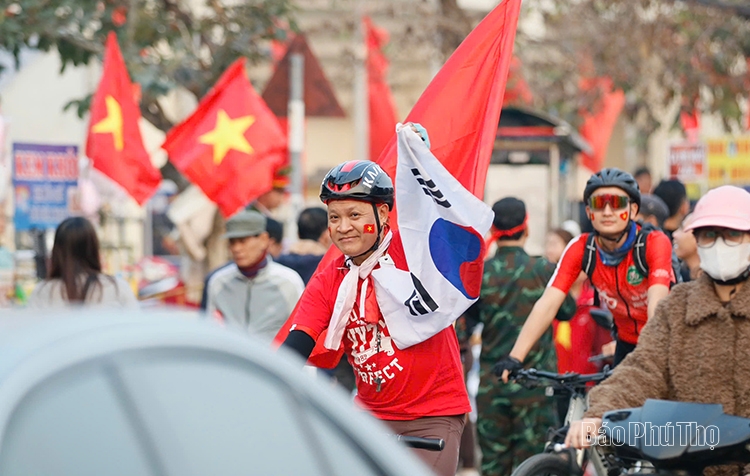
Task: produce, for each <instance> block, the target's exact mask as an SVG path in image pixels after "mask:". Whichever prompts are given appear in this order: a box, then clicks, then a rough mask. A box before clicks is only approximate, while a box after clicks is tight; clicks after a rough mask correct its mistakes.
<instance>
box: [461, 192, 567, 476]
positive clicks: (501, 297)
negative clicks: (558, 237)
mask: <svg viewBox="0 0 750 476" xmlns="http://www.w3.org/2000/svg"><path fill="white" fill-rule="evenodd" d="M492 209H493V211H494V212H495V220H494V222H493V227H494V228H493V233H494V235H493V238H496V239H497V245H498V249H497V253H496V254H495V256H494V257H493V258H491V259H490V260H488V261H487V263H486V264H485V267H484V278H483V282H482V291H481V294H480V298H479V300H478V301H477V303H476V304H475V305H474V306H472V307H471V308H470V309H469V310H468V311H467V315H466V320H467V327H468V329H467V330H469V333H471V329H473V327H475V325H476V324H478V323H479V322H481V323H483V324H484V328H483V330H482V354H481V357H480V360H479V363H480V367H479V369H480V370H479V374H480V381H479V382H480V383H479V392H478V394H477V413H478V416H477V436H478V440H479V447H480V448H481V450H482V475H483V476H493V475H498V476H509V475H510V474H511V472H512V470H513V469H514V468H515V467H516V466H518V464H519V463H521V462H522V461H523V460H524V459H526V458H528V457H529V456H531V455H533V454H536V453H539V452H541V451H542V450H543V449H544V441H545V437H546V433H547V429H548V428H549V427H552V426H555V425H556V421H555V407H554V404H553V401H552V400H551V399H550V398H548V397H545V395H544V388H533V389H526V388H524V387H522V386H521V385H519V384H517V383H509V384H507V385H506V384H503V383H502V382H500V381H499V379H498V378H497V376H495V374H494V373H493V372H492V367H493V366H494V364H495V363H496V362H497V361H498V360H499V359H500V358H501V357H503V356H506V355H508V353H509V352H510V349H511V348H512V347H513V344H514V343H515V342H516V338H517V337H518V334H519V332H520V331H521V327H522V326H523V323H524V321H525V320H526V316H528V314H529V313H530V312H531V308H532V307H533V306H534V303H535V302H536V300H537V299H539V297H541V295H542V293H543V292H544V289H545V287H546V285H547V281H549V279H550V278H551V276H552V273H553V272H554V270H555V266H554V265H553V264H551V263H550V262H549V261H547V260H545V259H544V258H541V257H532V256H529V255H528V254H526V252H525V251H524V250H523V245H524V243H525V242H526V239H527V237H528V228H527V226H526V221H527V216H526V206H525V205H524V203H523V202H522V201H521V200H518V199H516V198H512V197H507V198H504V199H502V200H500V201H498V202H497V203H495V205H494V206H493V207H492ZM574 312H575V301H574V300H573V299H572V298H571V297H570V296H568V297H567V298H566V300H565V302H564V304H563V306H562V307H561V310H560V312H559V313H558V316H557V318H558V319H560V320H568V319H570V318H571V317H572V316H573V314H574ZM526 364H527V366H528V367H533V368H536V369H540V370H548V371H555V369H556V359H555V348H554V345H553V342H552V332H551V330H548V331H547V333H546V334H544V336H543V337H542V338H541V339H540V340H539V342H537V344H536V346H535V347H534V348H533V349H532V351H531V352H530V353H529V356H528V357H527V358H526Z"/></svg>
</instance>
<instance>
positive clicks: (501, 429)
mask: <svg viewBox="0 0 750 476" xmlns="http://www.w3.org/2000/svg"><path fill="white" fill-rule="evenodd" d="M554 408H555V407H554V403H553V401H552V399H550V398H546V397H543V396H542V397H541V398H539V397H533V398H524V399H510V398H507V397H505V396H503V397H500V396H497V395H494V396H493V395H491V394H485V395H478V396H477V439H478V442H479V448H480V449H481V450H482V476H510V474H511V473H512V472H513V470H514V469H515V468H516V467H517V466H518V465H519V464H521V462H523V461H524V460H525V459H527V458H529V457H530V456H532V455H535V454H537V453H541V452H542V450H544V443H545V440H546V436H547V430H548V429H549V428H550V427H555V426H556V425H557V421H556V418H555V410H554Z"/></svg>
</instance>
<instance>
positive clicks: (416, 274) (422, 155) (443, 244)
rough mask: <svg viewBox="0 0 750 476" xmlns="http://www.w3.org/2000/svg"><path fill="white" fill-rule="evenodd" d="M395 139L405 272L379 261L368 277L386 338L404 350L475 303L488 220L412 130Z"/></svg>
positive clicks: (485, 209)
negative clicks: (381, 314) (385, 328)
mask: <svg viewBox="0 0 750 476" xmlns="http://www.w3.org/2000/svg"><path fill="white" fill-rule="evenodd" d="M396 132H397V135H398V165H397V169H396V203H397V205H398V227H399V231H400V234H401V242H402V244H403V247H404V252H405V255H406V261H407V265H408V268H409V271H403V270H399V269H396V267H395V266H394V265H393V263H392V262H391V261H390V260H388V259H383V258H381V259H380V268H378V269H376V270H373V271H372V276H373V278H374V281H375V291H376V296H377V300H378V304H379V306H380V311H381V312H382V313H383V318H384V319H385V322H386V324H387V326H388V330H389V332H390V335H391V338H392V339H393V340H394V342H395V343H396V345H397V346H398V347H399V348H400V349H405V348H407V347H410V346H412V345H414V344H418V343H420V342H423V341H425V340H427V339H429V338H430V337H432V336H433V335H435V334H437V333H438V332H440V331H442V330H443V329H445V328H446V327H448V326H449V325H451V324H452V323H453V321H455V320H456V319H457V318H458V317H459V316H461V314H462V313H463V312H464V311H465V310H466V309H468V308H469V306H471V304H473V303H474V302H475V301H476V300H477V298H478V297H479V291H480V289H481V285H482V271H483V269H484V238H483V237H484V235H485V234H486V233H487V231H488V230H489V229H490V226H491V225H492V220H493V213H492V209H491V208H490V207H489V206H487V204H485V203H484V202H483V201H481V200H480V199H478V198H476V197H475V196H474V195H473V194H472V193H471V192H469V191H468V190H466V189H465V188H464V187H463V185H461V183H460V182H459V181H458V180H456V179H455V178H454V177H453V176H452V175H451V174H450V173H449V172H448V171H447V170H446V169H445V167H443V165H442V164H441V163H440V161H438V160H437V159H436V158H435V156H434V155H432V153H431V152H430V150H429V148H428V147H427V145H426V144H425V143H424V142H423V141H422V139H421V138H420V137H419V136H418V135H417V134H416V133H415V132H414V131H413V130H412V129H411V126H409V125H402V124H399V125H398V126H397V127H396Z"/></svg>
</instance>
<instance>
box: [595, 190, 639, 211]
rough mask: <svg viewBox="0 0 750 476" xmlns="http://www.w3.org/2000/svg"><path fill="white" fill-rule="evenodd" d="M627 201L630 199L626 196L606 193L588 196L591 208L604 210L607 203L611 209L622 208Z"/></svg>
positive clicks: (625, 205) (626, 204)
mask: <svg viewBox="0 0 750 476" xmlns="http://www.w3.org/2000/svg"><path fill="white" fill-rule="evenodd" d="M628 202H630V199H629V198H628V197H627V196H623V195H611V194H608V193H606V194H603V195H595V196H593V197H591V198H589V203H588V205H589V208H591V209H592V210H604V209H605V208H606V206H607V205H609V206H610V208H612V210H622V209H623V208H626V207H627V206H628Z"/></svg>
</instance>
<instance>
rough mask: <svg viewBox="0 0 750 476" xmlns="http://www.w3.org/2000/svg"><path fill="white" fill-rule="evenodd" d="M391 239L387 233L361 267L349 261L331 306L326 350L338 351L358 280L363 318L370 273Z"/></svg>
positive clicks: (360, 311)
mask: <svg viewBox="0 0 750 476" xmlns="http://www.w3.org/2000/svg"><path fill="white" fill-rule="evenodd" d="M391 238H393V232H391V231H388V233H387V234H386V235H385V237H384V238H383V240H382V242H381V243H380V245H379V246H378V248H377V249H376V250H375V251H374V252H373V253H372V254H371V255H370V256H368V257H367V259H366V260H365V261H364V262H363V263H362V264H361V265H359V266H357V265H356V264H354V263H352V262H351V261H350V265H349V271H348V272H347V273H346V276H344V279H343V281H341V285H339V289H338V293H337V294H336V304H335V305H334V306H333V314H332V315H331V320H330V323H329V324H328V333H327V334H326V339H325V341H324V342H323V345H324V346H325V348H326V349H331V350H338V348H339V347H340V346H341V339H342V338H343V337H344V330H345V329H346V322H347V321H348V319H349V314H350V313H351V311H352V309H353V308H354V304H355V302H354V301H356V299H357V283H358V282H359V280H360V279H363V280H364V281H363V282H362V290H361V292H360V296H361V297H360V302H359V317H360V318H361V319H364V318H365V296H366V294H367V286H368V285H369V282H370V273H372V270H373V269H374V268H375V265H377V264H378V260H379V259H380V258H381V257H382V256H383V255H384V254H385V252H386V251H387V250H388V246H390V244H391ZM348 258H349V257H347V259H348Z"/></svg>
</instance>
